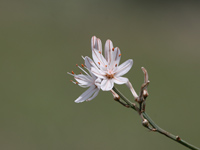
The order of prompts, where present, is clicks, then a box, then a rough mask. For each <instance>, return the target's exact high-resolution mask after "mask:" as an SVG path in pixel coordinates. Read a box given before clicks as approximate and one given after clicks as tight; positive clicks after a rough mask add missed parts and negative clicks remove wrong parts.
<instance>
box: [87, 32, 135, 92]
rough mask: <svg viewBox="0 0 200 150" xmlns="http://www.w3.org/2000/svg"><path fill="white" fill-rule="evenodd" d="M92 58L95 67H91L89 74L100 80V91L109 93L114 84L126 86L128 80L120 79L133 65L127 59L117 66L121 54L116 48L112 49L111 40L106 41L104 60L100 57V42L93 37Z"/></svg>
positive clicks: (131, 61) (130, 60)
mask: <svg viewBox="0 0 200 150" xmlns="http://www.w3.org/2000/svg"><path fill="white" fill-rule="evenodd" d="M91 48H92V57H93V60H94V62H95V64H96V66H97V67H94V66H92V67H91V72H92V73H93V74H94V75H95V76H97V77H98V78H100V79H102V82H101V89H102V90H103V91H110V90H111V89H112V88H113V86H114V83H116V84H128V82H129V80H128V79H127V78H125V77H122V76H123V75H124V74H126V73H127V72H128V71H129V70H130V69H131V67H132V65H133V60H132V59H129V60H127V61H125V62H124V63H122V64H121V65H119V62H120V59H121V52H120V49H119V48H118V47H115V48H114V47H113V43H112V41H111V40H107V41H106V44H105V49H104V52H105V58H104V56H103V55H102V44H101V40H100V39H98V38H96V37H95V36H93V37H92V39H91Z"/></svg>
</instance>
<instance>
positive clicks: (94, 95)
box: [86, 88, 100, 101]
mask: <svg viewBox="0 0 200 150" xmlns="http://www.w3.org/2000/svg"><path fill="white" fill-rule="evenodd" d="M99 91H100V89H98V88H96V91H95V92H94V94H93V95H92V97H90V98H88V99H87V100H86V101H91V100H92V99H94V98H95V97H96V96H97V95H98V94H99Z"/></svg>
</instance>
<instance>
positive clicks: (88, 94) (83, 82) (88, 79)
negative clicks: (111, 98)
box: [68, 56, 101, 103]
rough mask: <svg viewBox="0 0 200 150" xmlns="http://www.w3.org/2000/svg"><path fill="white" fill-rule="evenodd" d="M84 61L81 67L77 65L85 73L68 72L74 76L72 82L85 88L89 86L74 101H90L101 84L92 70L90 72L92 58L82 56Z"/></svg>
mask: <svg viewBox="0 0 200 150" xmlns="http://www.w3.org/2000/svg"><path fill="white" fill-rule="evenodd" d="M83 59H84V61H85V65H83V64H82V67H80V66H78V65H77V67H79V68H80V69H81V70H82V71H83V72H84V73H85V74H82V73H81V74H75V73H74V72H73V71H72V73H69V72H68V74H70V75H72V76H74V79H75V80H76V82H75V81H72V80H71V81H72V82H73V83H74V84H77V85H79V86H80V87H83V88H87V87H89V88H88V89H87V90H86V91H85V92H84V93H83V94H81V95H80V96H79V97H78V98H77V99H76V100H75V102H76V103H81V102H84V101H90V100H92V99H94V98H95V97H96V96H97V95H98V93H99V90H100V86H101V79H100V78H98V77H96V76H95V75H94V74H93V73H92V72H91V67H92V66H93V67H95V64H94V62H93V61H92V59H90V58H89V57H87V56H86V57H83ZM83 68H85V69H86V70H87V71H88V72H89V73H88V72H87V71H86V70H84V69H83Z"/></svg>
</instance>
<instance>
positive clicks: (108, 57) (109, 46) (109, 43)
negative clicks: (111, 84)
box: [104, 40, 113, 65]
mask: <svg viewBox="0 0 200 150" xmlns="http://www.w3.org/2000/svg"><path fill="white" fill-rule="evenodd" d="M112 48H113V43H112V41H111V40H107V41H106V44H105V49H104V52H105V59H106V60H107V62H108V65H110V62H111V56H112V55H111V52H112Z"/></svg>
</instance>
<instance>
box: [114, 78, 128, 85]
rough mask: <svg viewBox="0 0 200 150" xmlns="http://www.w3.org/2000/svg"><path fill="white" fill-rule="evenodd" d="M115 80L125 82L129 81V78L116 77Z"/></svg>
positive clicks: (119, 82) (117, 82) (118, 82)
mask: <svg viewBox="0 0 200 150" xmlns="http://www.w3.org/2000/svg"><path fill="white" fill-rule="evenodd" d="M112 80H113V82H115V83H116V84H125V83H127V82H128V81H129V80H128V79H127V78H125V77H114V78H113V79H112Z"/></svg>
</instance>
